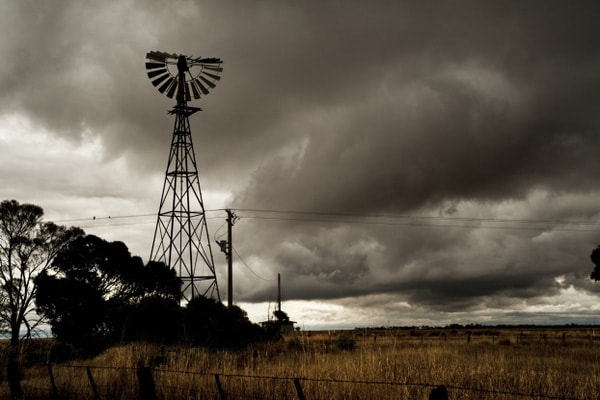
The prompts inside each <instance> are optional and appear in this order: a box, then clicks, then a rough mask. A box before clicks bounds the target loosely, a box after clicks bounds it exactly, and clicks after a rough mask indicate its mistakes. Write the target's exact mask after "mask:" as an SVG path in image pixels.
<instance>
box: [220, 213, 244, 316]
mask: <svg viewBox="0 0 600 400" xmlns="http://www.w3.org/2000/svg"><path fill="white" fill-rule="evenodd" d="M225 212H227V240H221V241H218V242H217V244H218V245H219V247H220V248H221V251H222V252H223V253H225V257H226V258H227V306H228V307H231V306H232V305H233V242H232V237H233V234H232V231H233V229H232V228H233V225H235V223H236V222H237V221H238V219H239V218H238V217H237V215H235V213H234V212H233V210H232V209H230V208H228V209H227V210H225Z"/></svg>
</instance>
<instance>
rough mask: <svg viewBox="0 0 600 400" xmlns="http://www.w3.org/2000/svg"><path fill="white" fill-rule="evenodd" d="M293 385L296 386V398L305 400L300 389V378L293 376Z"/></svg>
mask: <svg viewBox="0 0 600 400" xmlns="http://www.w3.org/2000/svg"><path fill="white" fill-rule="evenodd" d="M294 386H295V387H296V393H297V394H298V400H306V397H305V396H304V391H303V390H302V385H300V379H299V378H294Z"/></svg>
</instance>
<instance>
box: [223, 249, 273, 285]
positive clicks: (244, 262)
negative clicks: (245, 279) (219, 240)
mask: <svg viewBox="0 0 600 400" xmlns="http://www.w3.org/2000/svg"><path fill="white" fill-rule="evenodd" d="M232 249H233V252H234V253H235V255H236V256H238V259H239V260H240V261H241V262H242V264H243V265H244V266H245V267H246V268H247V269H248V271H250V272H251V273H252V274H253V275H254V276H256V277H257V278H258V279H260V280H263V281H265V282H274V281H276V279H267V278H264V277H262V276H260V275H259V274H257V273H256V272H254V270H253V269H252V268H250V266H249V265H248V263H247V262H246V261H245V260H244V259H243V258H242V256H240V253H238V251H237V250H236V249H235V247H233V246H232Z"/></svg>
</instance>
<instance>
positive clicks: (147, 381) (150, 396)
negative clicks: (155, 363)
mask: <svg viewBox="0 0 600 400" xmlns="http://www.w3.org/2000/svg"><path fill="white" fill-rule="evenodd" d="M136 372H137V378H138V384H139V385H140V397H139V400H158V397H157V396H156V389H155V388H154V378H153V377H152V370H151V369H150V367H138V368H137V371H136Z"/></svg>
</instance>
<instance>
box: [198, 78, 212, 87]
mask: <svg viewBox="0 0 600 400" xmlns="http://www.w3.org/2000/svg"><path fill="white" fill-rule="evenodd" d="M199 78H200V79H202V82H204V83H206V84H207V85H208V86H209V87H210V88H211V89H214V88H215V84H214V83H212V82H211V81H209V80H208V79H206V78H205V77H203V76H200V77H199Z"/></svg>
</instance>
